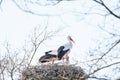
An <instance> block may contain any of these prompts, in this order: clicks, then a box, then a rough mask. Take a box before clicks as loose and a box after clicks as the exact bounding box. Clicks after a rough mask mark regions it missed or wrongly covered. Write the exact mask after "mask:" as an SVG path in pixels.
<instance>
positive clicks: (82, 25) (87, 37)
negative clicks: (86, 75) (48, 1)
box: [0, 0, 107, 63]
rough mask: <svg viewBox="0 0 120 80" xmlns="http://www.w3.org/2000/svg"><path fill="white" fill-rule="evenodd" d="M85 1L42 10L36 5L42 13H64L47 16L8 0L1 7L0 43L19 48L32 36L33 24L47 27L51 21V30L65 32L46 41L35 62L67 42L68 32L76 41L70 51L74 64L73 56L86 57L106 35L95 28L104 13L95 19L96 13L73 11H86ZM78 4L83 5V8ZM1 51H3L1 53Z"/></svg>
mask: <svg viewBox="0 0 120 80" xmlns="http://www.w3.org/2000/svg"><path fill="white" fill-rule="evenodd" d="M83 3H84V1H81V2H80V3H78V2H77V1H75V2H74V4H73V2H70V3H68V5H67V6H66V3H60V4H59V5H57V6H56V7H52V6H49V8H48V7H45V8H44V7H42V8H39V9H37V6H34V7H36V8H35V9H36V10H35V11H36V12H39V13H40V14H41V15H43V14H50V15H55V14H57V15H58V14H61V13H64V14H62V15H61V16H49V17H48V16H38V15H32V14H29V13H25V12H23V11H21V10H20V9H19V8H18V7H16V5H15V4H14V3H13V2H12V1H11V0H5V1H4V3H3V4H2V6H1V8H0V9H1V11H0V45H3V44H4V42H5V41H8V42H9V43H10V44H11V45H12V46H13V47H14V48H20V47H22V46H23V45H24V42H25V40H28V39H30V38H29V35H30V34H31V32H32V31H33V28H34V27H36V26H39V25H41V26H45V25H46V23H47V21H48V27H49V29H50V30H53V31H54V30H56V29H59V28H61V29H62V31H61V32H60V33H59V35H58V36H56V37H54V38H52V39H51V40H48V41H46V44H47V46H46V45H41V46H40V48H39V50H38V53H36V55H35V58H34V62H36V61H37V62H38V59H39V57H40V56H41V55H43V54H44V53H43V52H45V51H48V50H51V49H57V48H58V47H59V46H60V45H62V44H64V43H66V42H67V39H66V37H67V36H68V35H71V36H72V37H73V39H74V40H75V44H74V45H73V49H72V51H71V53H70V60H71V63H72V62H74V60H73V59H75V60H78V61H84V60H87V58H88V57H87V54H86V52H88V51H89V49H90V48H92V47H94V45H95V44H96V41H97V40H98V39H101V38H102V37H104V36H106V35H107V34H105V33H103V32H102V31H100V30H99V29H98V28H96V27H95V26H96V25H98V24H100V23H101V21H102V19H103V18H102V17H101V16H98V15H95V16H94V18H93V16H91V15H89V16H88V15H87V17H86V16H84V15H83V14H78V13H77V12H74V11H78V12H80V11H87V8H86V7H85V5H83ZM91 4H93V3H91ZM79 5H82V7H80V6H79ZM86 5H87V6H90V3H86ZM29 6H30V8H31V9H32V8H33V7H31V6H32V5H29ZM38 10H39V11H38ZM51 10H52V11H51ZM77 15H78V16H77ZM88 23H89V24H88ZM93 24H94V25H93ZM0 50H2V46H0ZM0 54H4V53H2V52H0ZM38 55H39V56H38Z"/></svg>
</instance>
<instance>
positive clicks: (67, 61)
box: [66, 55, 69, 64]
mask: <svg viewBox="0 0 120 80" xmlns="http://www.w3.org/2000/svg"><path fill="white" fill-rule="evenodd" d="M66 63H67V64H69V56H68V55H67V56H66Z"/></svg>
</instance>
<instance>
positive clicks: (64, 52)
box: [57, 36, 75, 63]
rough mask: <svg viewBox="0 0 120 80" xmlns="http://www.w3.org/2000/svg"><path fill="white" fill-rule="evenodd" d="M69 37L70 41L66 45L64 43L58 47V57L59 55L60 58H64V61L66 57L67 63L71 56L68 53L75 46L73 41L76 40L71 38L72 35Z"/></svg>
mask: <svg viewBox="0 0 120 80" xmlns="http://www.w3.org/2000/svg"><path fill="white" fill-rule="evenodd" d="M67 38H68V41H69V42H68V43H66V44H64V45H62V46H60V47H59V48H58V50H57V52H58V56H57V57H58V60H61V59H62V60H63V61H64V59H66V63H69V56H68V54H69V53H70V50H71V48H72V46H73V43H75V42H74V40H73V39H72V38H71V36H68V37H67Z"/></svg>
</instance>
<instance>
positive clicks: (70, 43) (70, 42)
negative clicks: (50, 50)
mask: <svg viewBox="0 0 120 80" xmlns="http://www.w3.org/2000/svg"><path fill="white" fill-rule="evenodd" d="M69 45H70V46H71V48H72V46H73V44H72V41H71V40H69Z"/></svg>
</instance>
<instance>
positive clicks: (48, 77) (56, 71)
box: [22, 64, 85, 80]
mask: <svg viewBox="0 0 120 80" xmlns="http://www.w3.org/2000/svg"><path fill="white" fill-rule="evenodd" d="M83 75H85V72H84V71H83V69H82V68H81V67H79V66H74V65H59V64H44V65H39V66H33V67H30V68H26V69H25V70H24V71H23V72H22V80H79V79H80V77H82V76H83Z"/></svg>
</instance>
